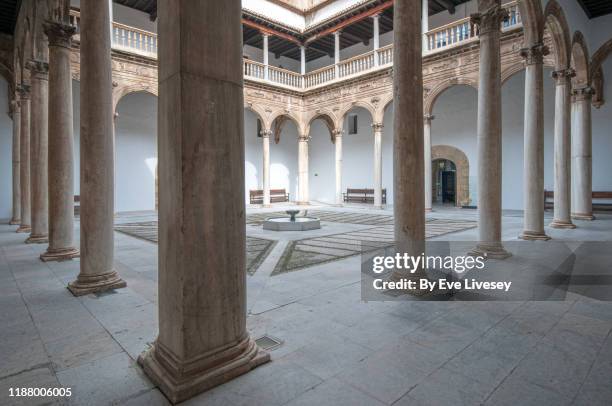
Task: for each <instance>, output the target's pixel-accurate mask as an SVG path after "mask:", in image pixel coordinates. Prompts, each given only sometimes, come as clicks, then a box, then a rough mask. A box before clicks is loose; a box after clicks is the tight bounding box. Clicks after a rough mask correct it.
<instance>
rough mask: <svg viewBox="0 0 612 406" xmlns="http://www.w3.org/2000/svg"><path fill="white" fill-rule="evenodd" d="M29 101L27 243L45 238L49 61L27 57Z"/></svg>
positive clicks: (47, 212) (47, 198)
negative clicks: (29, 199)
mask: <svg viewBox="0 0 612 406" xmlns="http://www.w3.org/2000/svg"><path fill="white" fill-rule="evenodd" d="M28 69H29V70H30V72H32V74H31V83H32V101H31V107H30V108H31V112H30V114H31V115H30V122H31V124H30V126H31V134H30V196H31V199H32V208H31V210H32V213H31V216H32V231H31V233H30V237H28V239H27V240H26V242H27V243H46V242H48V241H49V184H48V157H49V152H48V149H49V138H48V136H49V133H48V131H49V130H48V128H49V65H48V64H47V63H46V62H43V61H35V60H32V61H29V62H28Z"/></svg>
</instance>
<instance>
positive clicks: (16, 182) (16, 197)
mask: <svg viewBox="0 0 612 406" xmlns="http://www.w3.org/2000/svg"><path fill="white" fill-rule="evenodd" d="M12 105H13V156H12V160H13V216H12V217H11V222H10V224H11V225H17V224H21V183H20V178H19V175H20V171H21V168H20V164H19V163H20V161H21V156H20V154H21V152H20V151H21V148H20V147H21V145H20V143H21V138H20V136H19V133H20V130H21V102H20V101H19V100H18V99H17V98H16V99H15V100H13V102H12Z"/></svg>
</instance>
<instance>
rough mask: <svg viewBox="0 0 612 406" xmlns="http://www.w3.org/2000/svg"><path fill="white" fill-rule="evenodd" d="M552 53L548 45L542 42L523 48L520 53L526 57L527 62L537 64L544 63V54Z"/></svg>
mask: <svg viewBox="0 0 612 406" xmlns="http://www.w3.org/2000/svg"><path fill="white" fill-rule="evenodd" d="M549 53H550V51H549V49H548V47H547V46H546V45H544V44H542V43H540V44H535V45H532V46H530V47H526V48H521V50H520V51H519V54H520V55H521V57H522V58H524V59H525V64H527V65H536V64H540V65H541V64H543V63H544V56H546V55H548V54H549Z"/></svg>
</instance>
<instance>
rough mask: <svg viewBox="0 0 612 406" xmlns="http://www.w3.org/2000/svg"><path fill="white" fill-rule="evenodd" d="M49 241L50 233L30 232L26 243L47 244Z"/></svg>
mask: <svg viewBox="0 0 612 406" xmlns="http://www.w3.org/2000/svg"><path fill="white" fill-rule="evenodd" d="M48 242H49V234H38V235H37V234H30V236H29V237H28V238H27V239H26V240H25V243H26V244H46V243H48Z"/></svg>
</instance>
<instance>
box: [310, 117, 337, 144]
mask: <svg viewBox="0 0 612 406" xmlns="http://www.w3.org/2000/svg"><path fill="white" fill-rule="evenodd" d="M315 120H322V121H323V122H324V123H325V126H326V127H327V129H328V130H329V136H330V140H331V142H332V143H334V142H335V141H336V134H335V133H334V130H336V128H338V127H336V122H337V121H338V120H337V119H336V117H335V115H334V114H333V113H331V112H322V111H317V112H315V113H314V114H312V115H311V116H310V118H309V119H307V120H306V122H307V124H306V134H308V135H309V136H310V127H311V126H312V123H313V122H314V121H315Z"/></svg>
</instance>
